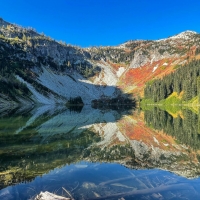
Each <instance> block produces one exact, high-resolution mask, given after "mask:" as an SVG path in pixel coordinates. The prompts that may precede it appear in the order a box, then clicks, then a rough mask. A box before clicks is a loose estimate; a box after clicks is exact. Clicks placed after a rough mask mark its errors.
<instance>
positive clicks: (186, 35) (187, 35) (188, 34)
mask: <svg viewBox="0 0 200 200" xmlns="http://www.w3.org/2000/svg"><path fill="white" fill-rule="evenodd" d="M196 34H197V32H195V31H189V30H187V31H184V32H181V33H179V34H177V35H175V36H172V37H170V39H189V38H190V37H191V36H192V35H196Z"/></svg>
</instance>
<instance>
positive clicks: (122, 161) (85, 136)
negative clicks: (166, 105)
mask: <svg viewBox="0 0 200 200" xmlns="http://www.w3.org/2000/svg"><path fill="white" fill-rule="evenodd" d="M199 120H200V118H199V114H198V111H195V110H193V109H189V108H184V109H179V110H175V111H174V109H171V110H168V111H165V110H161V109H160V108H157V107H150V108H149V109H146V110H145V111H142V110H141V109H133V108H130V107H120V108H118V107H116V106H115V107H112V108H108V107H106V108H101V109H97V108H96V109H94V108H91V107H90V106H84V107H71V108H70V109H69V108H66V107H62V106H58V105H56V106H55V107H54V106H50V105H46V106H41V107H31V108H16V109H14V110H9V109H8V110H6V109H4V110H1V112H0V199H1V200H26V199H32V200H33V199H34V198H35V197H36V195H38V194H39V193H40V192H41V191H43V192H44V191H49V192H51V193H54V194H57V195H61V196H63V197H69V195H68V194H67V192H69V193H70V194H71V195H72V196H73V197H74V199H76V200H83V199H88V200H92V199H119V200H124V199H126V200H129V199H139V200H140V199H142V200H143V199H144V200H151V199H152V200H154V199H159V200H160V199H170V200H172V199H192V200H195V199H200V191H199V187H200V178H199V175H200V163H199V160H200V121H199ZM66 191H67V192H66Z"/></svg>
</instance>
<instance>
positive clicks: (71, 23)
mask: <svg viewBox="0 0 200 200" xmlns="http://www.w3.org/2000/svg"><path fill="white" fill-rule="evenodd" d="M0 17H2V18H3V19H4V20H6V21H9V22H11V23H16V24H19V25H22V26H25V27H27V26H30V27H33V28H35V29H36V30H37V31H38V32H39V33H42V32H43V33H45V35H47V36H50V37H52V38H54V39H56V40H62V41H65V42H66V43H70V44H73V45H78V46H82V47H88V46H95V45H97V46H99V45H103V46H105V45H118V44H121V43H123V42H125V41H127V40H131V39H132V40H134V39H161V38H166V37H169V36H172V35H174V34H177V33H180V32H182V31H185V30H193V31H196V32H200V0H159V1H158V0H34V1H33V0H26V1H25V0H1V3H0Z"/></svg>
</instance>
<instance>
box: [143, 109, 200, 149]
mask: <svg viewBox="0 0 200 200" xmlns="http://www.w3.org/2000/svg"><path fill="white" fill-rule="evenodd" d="M183 115H184V118H181V117H180V116H178V117H177V118H173V117H172V116H171V115H170V114H168V113H167V112H166V111H163V110H160V109H159V108H157V107H155V108H154V109H153V110H151V111H150V110H148V111H145V112H144V118H145V122H146V124H147V125H148V126H149V127H152V128H154V129H156V130H160V131H161V130H163V131H164V132H165V133H167V134H168V135H171V136H172V137H175V138H176V139H177V140H178V141H179V142H180V143H182V144H185V145H187V146H190V147H192V148H193V149H198V150H199V149H200V127H199V126H200V124H199V118H198V115H197V114H195V113H193V112H192V111H191V110H183Z"/></svg>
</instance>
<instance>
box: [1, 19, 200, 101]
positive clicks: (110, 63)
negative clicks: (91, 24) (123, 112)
mask: <svg viewBox="0 0 200 200" xmlns="http://www.w3.org/2000/svg"><path fill="white" fill-rule="evenodd" d="M199 41H200V35H199V34H197V33H196V32H194V31H185V32H182V33H180V34H178V35H176V36H172V37H169V38H166V39H162V40H134V41H128V42H125V43H123V44H121V45H118V46H116V47H111V46H107V47H91V48H80V47H77V46H72V45H68V44H65V43H63V42H57V41H55V40H53V39H51V38H50V37H47V36H45V35H44V34H39V33H37V32H36V31H35V30H34V29H32V28H22V27H20V26H18V25H13V24H11V23H8V22H5V21H4V20H3V19H0V46H1V47H0V53H1V55H2V56H1V58H0V59H1V60H0V61H1V63H2V64H1V66H0V67H1V72H0V77H1V79H0V81H1V83H2V84H3V85H4V86H5V88H6V84H7V83H9V84H10V85H12V86H10V87H13V85H14V86H15V87H14V88H12V89H11V92H10V93H13V94H12V95H11V94H7V91H6V89H5V88H4V89H2V88H1V90H2V91H4V92H1V100H2V99H7V100H9V101H10V102H11V100H12V101H13V100H14V102H16V104H18V103H24V101H23V102H22V99H24V97H25V99H24V100H25V102H29V103H31V104H34V103H42V104H49V103H50V104H51V103H53V104H54V103H65V102H67V101H68V100H69V99H70V98H76V97H77V96H79V95H80V96H81V98H83V101H84V103H86V104H90V103H91V101H92V100H95V99H109V98H116V97H119V96H126V95H132V96H133V97H132V98H134V96H138V95H139V96H141V97H142V96H143V89H144V87H145V83H146V82H148V81H149V80H152V79H155V78H157V77H162V76H165V75H166V74H168V73H171V72H173V71H174V70H175V68H174V67H175V66H176V65H183V64H184V63H186V62H189V60H191V59H199V56H198V53H196V52H197V50H198V49H199V48H200V46H199ZM11 74H12V75H13V77H12V78H8V77H9V76H10V75H11ZM143 75H145V77H143ZM140 76H141V78H140ZM47 77H49V78H47ZM50 77H51V78H50ZM61 77H62V78H61ZM59 79H62V81H60V80H59ZM8 80H9V81H8ZM13 80H15V82H16V83H15V84H13ZM47 80H48V81H47ZM63 83H64V84H63ZM22 85H23V87H24V89H21V87H22ZM2 87H3V86H2ZM26 89H28V91H29V95H21V94H25V93H24V92H25V90H26ZM12 91H13V92H12ZM36 91H37V92H38V93H39V94H36ZM18 93H19V94H18ZM38 95H39V96H40V97H39V96H38ZM41 95H42V96H41ZM13 96H15V97H18V98H16V99H13ZM20 99H21V100H20ZM41 99H43V100H41ZM48 99H50V101H49V100H48ZM2 102H3V100H2Z"/></svg>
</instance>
